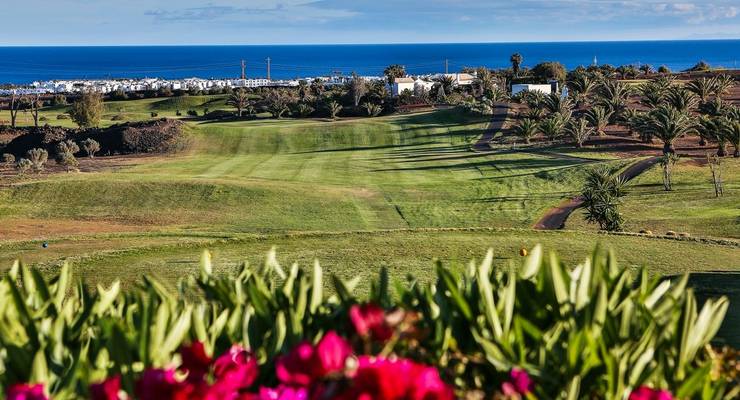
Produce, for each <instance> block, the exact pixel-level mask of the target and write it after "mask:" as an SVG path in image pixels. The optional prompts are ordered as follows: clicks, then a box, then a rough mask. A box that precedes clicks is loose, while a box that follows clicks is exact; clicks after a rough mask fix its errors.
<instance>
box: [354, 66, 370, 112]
mask: <svg viewBox="0 0 740 400" xmlns="http://www.w3.org/2000/svg"><path fill="white" fill-rule="evenodd" d="M350 92H351V93H352V99H353V100H354V102H355V107H358V106H359V105H360V100H362V97H363V96H365V94H367V83H366V82H365V78H363V77H361V76H359V75H357V73H355V72H353V73H352V82H351V83H350Z"/></svg>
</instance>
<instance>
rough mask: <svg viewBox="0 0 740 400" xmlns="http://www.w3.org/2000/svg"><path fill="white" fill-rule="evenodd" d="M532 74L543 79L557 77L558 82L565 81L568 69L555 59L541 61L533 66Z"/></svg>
mask: <svg viewBox="0 0 740 400" xmlns="http://www.w3.org/2000/svg"><path fill="white" fill-rule="evenodd" d="M532 75H534V76H535V77H536V78H538V79H539V80H541V81H548V80H550V79H555V80H557V81H558V82H565V76H566V71H565V67H564V66H563V64H560V63H559V62H554V61H546V62H543V63H539V64H537V65H535V66H534V68H532Z"/></svg>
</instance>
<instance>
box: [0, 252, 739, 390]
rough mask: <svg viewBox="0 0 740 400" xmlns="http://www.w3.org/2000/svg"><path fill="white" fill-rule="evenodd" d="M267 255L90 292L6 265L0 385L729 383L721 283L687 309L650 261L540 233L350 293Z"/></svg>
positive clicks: (68, 279)
mask: <svg viewBox="0 0 740 400" xmlns="http://www.w3.org/2000/svg"><path fill="white" fill-rule="evenodd" d="M267 260H268V261H267V262H266V263H265V264H264V265H262V266H259V267H257V268H251V267H248V266H242V268H241V271H239V273H238V274H234V275H223V274H218V275H215V274H214V273H213V266H212V263H211V259H210V254H209V253H205V254H204V255H203V258H202V262H201V269H200V274H199V276H198V277H193V278H191V279H186V280H183V281H181V282H180V283H179V284H178V286H177V287H178V290H177V291H171V290H169V289H168V288H167V287H166V286H164V285H162V284H161V283H159V282H158V281H156V280H155V279H153V278H151V277H144V279H143V284H142V285H141V286H137V287H134V288H133V289H132V290H131V291H130V292H128V293H123V292H122V290H121V287H120V284H119V283H118V282H114V283H113V284H112V285H111V286H110V287H109V288H104V287H98V290H97V291H88V290H87V288H86V287H85V286H84V285H82V284H77V285H76V284H75V283H74V281H73V279H72V276H71V268H70V267H69V266H68V265H63V266H62V267H61V269H60V270H59V272H58V273H57V275H56V276H54V277H52V278H51V279H49V280H45V279H44V278H43V277H42V275H41V274H40V273H39V272H38V271H36V270H33V269H28V268H27V267H24V266H22V265H20V264H15V266H14V267H12V268H11V269H10V270H9V271H8V273H7V276H6V278H5V279H3V280H2V281H0V316H1V317H2V318H3V328H4V329H2V330H0V350H2V351H0V362H1V363H2V365H4V366H6V367H7V368H8V370H7V372H6V373H3V374H0V388H2V389H3V390H4V391H5V392H6V394H8V395H10V394H13V395H15V394H16V393H28V394H30V393H33V392H34V391H37V392H41V393H44V392H46V393H49V394H50V395H52V396H56V395H59V396H60V397H65V398H82V397H84V398H90V397H92V394H93V393H98V392H99V391H102V390H104V389H106V388H107V389H110V391H112V392H114V393H118V392H119V390H120V391H123V392H125V393H127V394H128V396H126V397H131V396H134V395H136V397H137V398H142V399H146V398H185V397H187V396H188V394H187V393H190V394H191V395H193V396H195V395H194V394H193V393H194V391H196V390H197V393H202V394H203V397H204V398H237V394H238V395H241V396H244V397H240V396H239V398H286V399H287V398H305V396H308V394H309V393H314V394H315V393H323V394H324V395H325V396H326V397H327V398H364V397H367V398H371V397H370V394H374V395H373V397H372V398H382V399H386V398H392V399H410V398H418V399H430V400H431V399H451V398H452V397H453V393H452V390H454V391H455V393H454V396H456V397H458V398H502V397H503V396H504V395H505V396H508V397H509V398H511V397H517V398H521V397H526V398H542V399H549V398H569V399H577V398H605V399H623V398H627V397H628V396H630V395H634V396H635V397H632V398H642V397H639V396H640V395H643V394H644V395H648V396H651V395H652V394H655V393H657V392H664V394H665V395H668V396H671V394H669V391H670V392H672V394H674V395H675V396H676V398H712V399H718V398H732V396H733V392H732V391H733V390H736V388H733V383H732V382H731V381H729V379H733V378H731V376H730V368H728V367H727V366H726V365H727V364H726V363H729V362H730V360H731V357H733V353H732V352H730V351H724V352H721V351H717V350H714V349H712V348H711V347H710V346H709V343H710V341H711V340H712V339H713V338H714V336H715V335H716V333H717V331H718V330H719V328H720V325H721V323H722V320H723V319H724V316H725V314H726V312H727V309H728V300H727V298H724V297H722V298H719V299H709V300H706V301H705V302H704V304H703V306H702V307H701V308H699V306H698V302H697V299H696V298H695V296H694V293H693V291H692V290H691V289H688V288H687V284H688V275H685V276H683V277H681V278H680V279H675V280H671V279H664V278H661V277H650V276H649V275H648V273H647V271H646V270H645V269H644V268H643V269H641V270H638V271H634V270H633V269H631V268H623V267H620V266H619V265H618V262H617V261H616V258H615V257H614V256H613V254H611V253H605V252H603V251H600V250H597V251H594V252H593V253H591V255H590V256H588V257H586V260H585V262H584V263H582V264H580V265H579V266H577V267H575V268H568V267H566V266H565V265H564V264H563V263H562V262H561V261H560V259H559V258H558V257H557V255H556V254H554V253H553V254H550V255H548V256H545V255H544V252H543V251H542V248H541V247H539V246H537V247H535V248H534V249H532V251H531V252H530V254H529V256H528V257H527V258H526V259H525V261H524V263H523V265H521V266H519V268H517V269H512V268H508V267H505V266H501V268H495V267H494V265H493V262H494V257H493V251H489V252H488V254H487V255H486V257H485V258H484V259H483V260H482V262H480V263H479V264H471V265H470V268H468V269H466V270H465V272H462V273H459V272H456V271H454V270H451V269H448V268H445V267H444V266H442V265H441V264H437V265H436V267H435V269H434V272H433V276H432V277H430V278H432V280H433V281H432V282H431V283H423V282H421V281H418V280H416V278H414V277H409V280H408V282H407V283H406V284H402V283H398V284H396V285H393V286H391V285H390V284H389V276H388V271H387V270H385V269H383V270H381V272H380V274H379V276H378V278H376V279H372V281H371V282H370V284H369V287H370V290H369V293H367V294H363V295H358V294H355V289H354V288H355V286H356V284H357V281H358V280H357V279H353V280H352V281H345V280H343V279H340V278H337V277H334V278H333V279H332V281H331V284H332V285H333V292H334V293H333V294H332V295H331V296H329V295H328V294H327V293H325V291H324V279H323V276H324V275H323V274H324V272H323V270H322V268H321V267H320V266H319V264H318V262H317V263H316V264H315V265H314V268H313V272H312V273H308V272H306V271H303V270H302V269H300V268H299V267H298V266H297V265H294V266H293V267H291V268H290V269H288V270H285V269H283V268H282V266H281V265H280V264H279V263H278V262H277V261H276V258H275V256H274V254H272V255H270V256H269V257H268V258H267ZM392 288H393V289H392ZM59 310H63V312H60V311H59ZM60 338H63V340H61V339H60ZM50 366H53V367H50ZM709 371H713V372H712V373H710V372H709ZM28 382H34V383H33V384H29V383H28ZM453 385H454V389H453ZM390 390H392V391H393V393H396V396H393V397H389V393H390V392H388V391H390ZM257 392H259V393H261V394H262V395H263V396H264V397H257ZM165 393H167V394H165ZM206 393H208V394H209V397H207V396H205V394H206ZM249 394H253V396H252V397H250V395H249ZM363 394H367V396H364V395H363ZM178 396H179V397H178ZM291 396H296V397H291ZM301 396H303V397H301ZM27 398H30V397H27ZM198 398H200V397H198ZM321 398H323V397H321ZM648 398H663V397H648Z"/></svg>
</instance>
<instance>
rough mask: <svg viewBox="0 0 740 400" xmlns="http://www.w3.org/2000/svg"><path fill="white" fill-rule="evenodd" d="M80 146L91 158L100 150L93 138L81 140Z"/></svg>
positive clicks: (98, 144)
mask: <svg viewBox="0 0 740 400" xmlns="http://www.w3.org/2000/svg"><path fill="white" fill-rule="evenodd" d="M82 148H83V149H85V153H87V156H88V157H90V158H91V159H93V158H95V153H97V152H99V151H100V143H98V142H97V141H96V140H95V139H92V138H87V139H85V140H83V141H82Z"/></svg>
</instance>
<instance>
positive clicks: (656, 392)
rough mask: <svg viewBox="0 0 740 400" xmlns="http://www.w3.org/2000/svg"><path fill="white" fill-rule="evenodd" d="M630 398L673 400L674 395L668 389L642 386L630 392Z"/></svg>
mask: <svg viewBox="0 0 740 400" xmlns="http://www.w3.org/2000/svg"><path fill="white" fill-rule="evenodd" d="M629 400H673V395H672V394H671V392H669V391H667V390H660V389H652V388H649V387H647V386H640V387H639V388H637V389H635V390H633V391H632V393H630V397H629Z"/></svg>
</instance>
